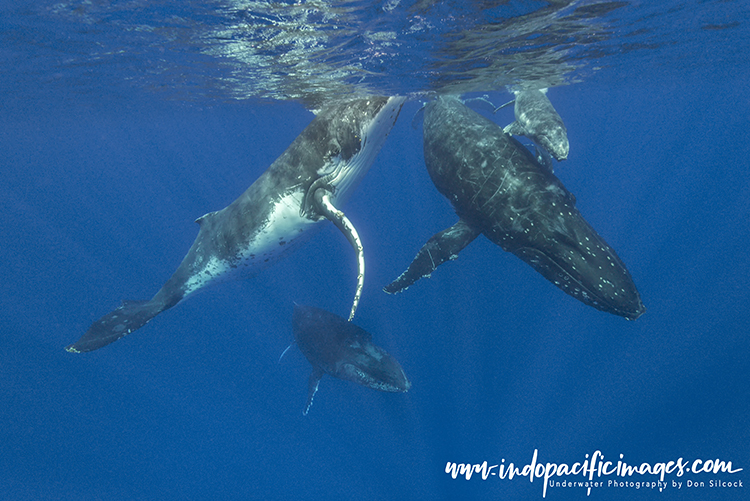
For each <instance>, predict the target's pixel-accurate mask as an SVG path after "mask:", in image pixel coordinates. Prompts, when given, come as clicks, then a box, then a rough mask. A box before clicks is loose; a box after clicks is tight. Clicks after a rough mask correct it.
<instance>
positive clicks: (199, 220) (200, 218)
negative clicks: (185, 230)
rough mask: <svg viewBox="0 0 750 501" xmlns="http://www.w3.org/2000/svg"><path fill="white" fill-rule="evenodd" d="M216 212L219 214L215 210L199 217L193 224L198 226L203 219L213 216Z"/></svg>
mask: <svg viewBox="0 0 750 501" xmlns="http://www.w3.org/2000/svg"><path fill="white" fill-rule="evenodd" d="M217 212H219V211H217V210H215V211H213V212H209V213H208V214H203V215H202V216H201V217H199V218H198V219H196V220H195V222H196V223H198V224H201V223H202V222H203V220H204V219H206V218H207V217H211V216H213V215H214V214H216V213H217Z"/></svg>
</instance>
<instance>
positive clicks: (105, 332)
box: [65, 301, 164, 353]
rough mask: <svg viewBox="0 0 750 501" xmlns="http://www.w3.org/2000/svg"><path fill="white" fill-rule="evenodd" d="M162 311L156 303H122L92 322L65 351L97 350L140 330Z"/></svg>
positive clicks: (160, 306)
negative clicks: (79, 337)
mask: <svg viewBox="0 0 750 501" xmlns="http://www.w3.org/2000/svg"><path fill="white" fill-rule="evenodd" d="M163 309H164V307H163V306H162V304H161V303H158V302H157V303H154V302H152V301H123V302H122V305H121V306H120V307H119V308H117V309H116V310H114V311H112V312H110V313H107V314H106V315H104V316H103V317H102V318H100V319H99V320H97V321H96V322H94V323H93V324H92V325H91V327H89V330H87V331H86V333H85V334H84V335H83V336H81V339H79V340H78V341H77V342H76V343H75V344H71V345H70V346H68V347H66V348H65V349H66V350H68V351H69V352H71V353H82V352H84V351H93V350H98V349H99V348H101V347H103V346H107V345H108V344H109V343H113V342H115V341H117V340H118V339H120V338H121V337H123V336H127V335H128V334H130V333H131V332H133V331H134V330H136V329H140V328H141V327H143V326H144V325H145V324H146V322H148V321H149V320H151V319H152V318H154V317H155V316H156V315H158V314H159V313H160V312H161V311H162V310H163Z"/></svg>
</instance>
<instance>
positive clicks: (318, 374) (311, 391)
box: [302, 367, 324, 416]
mask: <svg viewBox="0 0 750 501" xmlns="http://www.w3.org/2000/svg"><path fill="white" fill-rule="evenodd" d="M323 374H324V372H323V369H321V368H320V367H313V371H312V374H310V380H309V381H308V384H307V388H308V389H307V404H305V410H304V411H302V415H303V416H307V413H308V412H310V407H312V404H313V398H314V397H315V393H316V392H317V391H318V385H319V384H320V380H321V379H322V378H323Z"/></svg>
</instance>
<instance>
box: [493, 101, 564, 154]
mask: <svg viewBox="0 0 750 501" xmlns="http://www.w3.org/2000/svg"><path fill="white" fill-rule="evenodd" d="M514 94H515V95H516V99H515V105H514V107H513V109H514V113H515V115H516V121H515V122H513V123H512V124H510V125H508V126H507V127H505V129H504V130H505V132H506V133H508V134H511V135H514V136H526V137H528V138H529V139H531V140H532V141H534V142H535V143H536V144H538V145H539V146H541V147H542V148H544V149H545V150H546V151H548V152H549V153H550V154H551V155H552V156H553V157H555V160H558V161H559V160H565V159H566V158H568V152H569V151H570V144H569V143H568V130H567V129H566V128H565V124H564V123H563V121H562V118H560V115H558V113H557V111H556V110H555V108H554V107H553V106H552V103H550V101H549V98H547V89H541V90H537V89H526V90H517V91H514ZM498 109H499V108H498Z"/></svg>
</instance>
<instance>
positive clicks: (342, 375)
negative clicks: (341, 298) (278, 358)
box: [292, 305, 411, 416]
mask: <svg viewBox="0 0 750 501" xmlns="http://www.w3.org/2000/svg"><path fill="white" fill-rule="evenodd" d="M292 325H293V328H294V340H295V342H296V343H297V346H299V349H300V351H301V352H302V354H303V355H305V358H307V360H308V361H309V362H310V365H312V374H310V381H309V385H308V388H309V389H308V395H307V404H306V405H305V410H304V411H302V414H303V415H305V416H306V415H307V413H308V411H309V410H310V407H311V406H312V403H313V397H314V396H315V392H317V391H318V385H319V384H320V380H321V378H322V377H323V375H324V374H330V375H331V376H333V377H337V378H339V379H346V380H347V381H354V382H355V383H359V384H361V385H362V386H367V387H368V388H372V389H374V390H380V391H389V392H404V391H408V390H409V388H411V383H410V382H409V380H408V379H407V378H406V374H404V370H403V369H402V368H401V365H399V363H398V362H397V361H396V359H395V358H393V357H392V356H391V355H389V354H388V353H387V352H386V351H385V350H383V349H382V348H380V347H379V346H376V345H374V344H373V343H372V335H371V334H370V333H369V332H367V331H366V330H364V329H361V328H360V327H357V326H356V325H354V324H353V323H351V322H347V321H346V320H344V319H343V318H341V317H339V316H337V315H334V314H333V313H329V312H327V311H325V310H321V309H319V308H314V307H312V306H299V305H295V306H294V315H293V319H292Z"/></svg>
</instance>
